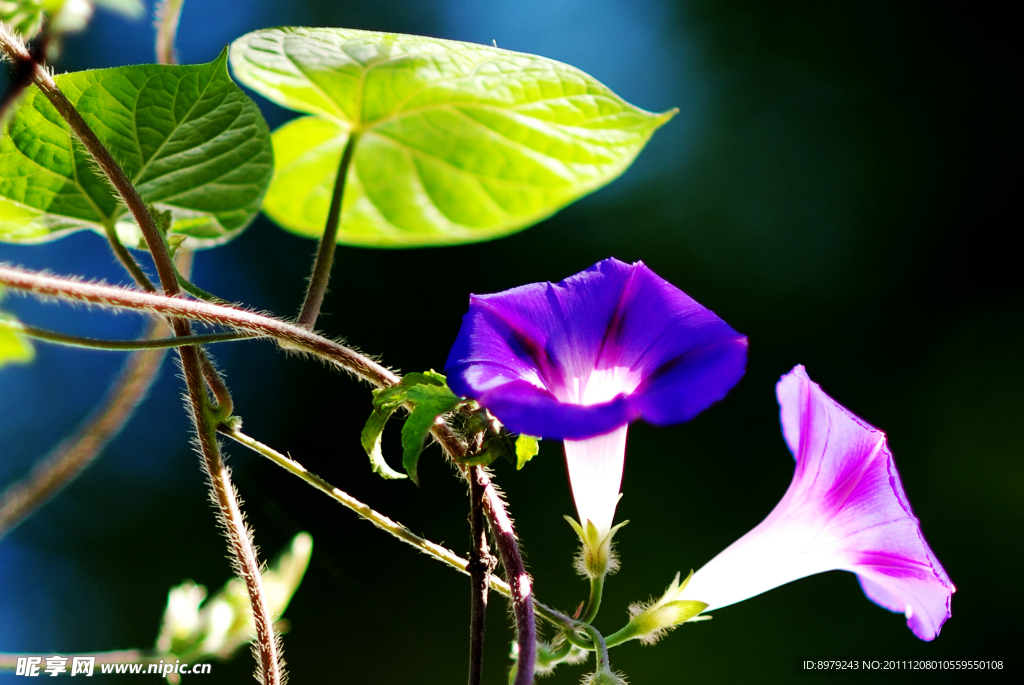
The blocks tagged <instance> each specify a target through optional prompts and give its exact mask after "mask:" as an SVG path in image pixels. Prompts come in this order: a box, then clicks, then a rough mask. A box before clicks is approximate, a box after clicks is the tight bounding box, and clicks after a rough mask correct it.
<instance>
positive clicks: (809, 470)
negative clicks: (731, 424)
mask: <svg viewBox="0 0 1024 685" xmlns="http://www.w3.org/2000/svg"><path fill="white" fill-rule="evenodd" d="M776 394H777V396H778V399H779V406H780V407H781V410H782V411H781V418H782V432H783V434H784V436H785V438H786V443H787V444H788V445H789V449H790V451H791V452H792V453H793V456H794V458H795V459H796V471H795V473H794V474H793V481H792V483H790V486H789V489H788V490H787V491H786V494H785V495H784V496H783V497H782V501H780V502H779V503H778V505H776V507H775V509H773V510H772V512H771V513H770V514H769V515H768V518H766V519H765V520H764V521H762V522H761V523H760V524H758V525H757V527H755V528H754V529H753V530H751V531H750V532H749V533H747V534H746V535H744V536H743V537H741V538H740V539H739V540H737V541H736V542H734V543H733V544H732V545H730V546H729V547H728V548H726V549H725V551H723V552H722V553H721V554H719V555H718V556H716V557H715V558H714V559H712V560H711V561H710V562H708V563H707V564H706V565H705V566H704V567H703V568H701V569H700V570H699V571H697V573H695V574H694V575H693V578H692V579H691V581H690V583H689V585H688V586H687V587H686V589H685V591H684V592H683V593H682V598H684V599H690V600H699V601H702V602H707V603H708V608H707V609H706V611H712V610H714V609H717V608H720V607H724V606H728V605H730V604H735V603H736V602H740V601H743V600H744V599H749V598H750V597H753V596H755V595H759V594H761V593H762V592H766V591H768V590H771V589H772V588H775V587H778V586H780V585H784V584H786V583H789V582H790V581H793V580H797V579H798V578H803V577H806V576H809V575H813V574H815V573H822V572H824V571H831V570H843V571H850V572H851V573H855V574H857V578H858V580H859V581H860V585H861V588H863V590H864V593H865V594H866V595H867V596H868V598H869V599H870V600H871V601H873V602H875V603H876V604H878V605H879V606H881V607H884V608H886V609H889V610H890V611H896V612H900V613H903V614H905V615H906V617H907V625H908V626H909V627H910V629H911V630H912V631H914V634H915V635H916V636H917V637H919V638H921V639H922V640H933V639H935V636H936V635H938V634H939V630H940V629H941V628H942V624H943V623H945V622H946V619H948V618H949V617H950V601H951V598H952V595H953V592H954V591H955V588H954V587H953V583H952V582H950V580H949V576H948V575H946V572H945V571H944V570H943V568H942V565H941V564H940V563H939V560H938V559H936V558H935V555H934V554H933V553H932V550H931V548H930V547H929V546H928V543H927V542H925V539H924V536H923V535H922V534H921V526H920V523H919V522H918V520H917V518H916V517H915V516H914V512H913V511H912V510H911V509H910V502H908V501H907V496H906V494H904V492H903V485H902V483H901V482H900V476H899V474H898V473H897V472H896V465H895V463H894V462H893V458H892V453H890V452H889V448H888V446H887V445H886V441H885V434H884V433H882V431H880V430H877V429H876V428H872V427H871V426H869V425H868V424H866V423H864V422H863V421H861V420H860V419H859V418H857V417H856V416H854V415H853V414H851V413H850V412H849V411H848V410H846V409H845V408H844V407H842V406H840V405H839V404H838V403H836V402H835V400H833V399H832V398H831V397H829V396H828V395H826V394H825V393H824V392H822V390H821V388H820V387H819V386H818V385H817V384H816V383H813V382H811V379H810V378H808V376H807V372H806V371H805V370H804V367H803V366H797V367H796V368H794V369H793V370H792V371H790V372H789V373H788V374H786V375H785V376H783V377H782V380H780V381H779V383H778V386H777V387H776Z"/></svg>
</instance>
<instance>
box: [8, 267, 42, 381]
mask: <svg viewBox="0 0 1024 685" xmlns="http://www.w3.org/2000/svg"><path fill="white" fill-rule="evenodd" d="M2 299H4V289H3V288H2V287H0V300H2ZM14 320H15V319H14V317H12V316H11V315H9V314H7V313H6V312H4V311H3V310H0V368H3V367H4V366H5V365H7V364H27V363H29V362H30V361H32V360H33V359H35V356H36V352H35V349H34V348H33V347H32V343H30V342H29V341H28V340H27V339H26V338H25V337H24V336H21V335H18V334H17V333H15V332H14V331H13V330H11V329H10V328H7V327H6V326H4V325H3V322H4V321H14Z"/></svg>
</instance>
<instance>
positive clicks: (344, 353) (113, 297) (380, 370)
mask: <svg viewBox="0 0 1024 685" xmlns="http://www.w3.org/2000/svg"><path fill="white" fill-rule="evenodd" d="M0 284H3V285H5V286H8V287H10V288H14V289H16V290H25V291H29V292H32V293H34V294H36V295H42V296H48V297H60V298H63V299H67V300H73V301H80V302H88V303H91V304H96V305H102V306H108V307H113V308H120V309H134V310H137V311H146V312H150V313H154V314H160V315H165V316H175V317H182V318H189V319H195V320H198V321H203V322H206V323H211V324H222V325H226V326H231V327H233V328H236V329H238V330H243V331H247V332H250V333H253V334H254V335H256V336H262V337H269V338H273V339H275V340H276V341H277V342H278V343H280V344H281V345H282V346H283V347H285V348H289V349H293V350H297V351H301V352H307V353H309V354H313V355H316V356H319V357H321V358H323V359H327V360H329V361H331V362H333V363H334V364H336V365H337V366H339V367H340V368H343V369H345V370H347V371H349V372H350V373H352V374H354V375H356V376H358V377H360V378H362V379H364V380H366V381H369V382H370V383H373V384H374V385H376V386H378V387H389V386H391V385H394V384H396V383H398V382H399V380H400V378H399V377H398V376H397V375H396V374H394V373H393V372H391V371H390V370H388V369H386V368H384V367H383V366H381V365H380V364H377V363H376V362H375V361H373V360H372V359H370V358H368V357H366V356H364V355H361V354H359V353H358V352H356V351H354V350H352V349H350V348H347V347H345V346H344V345H341V344H339V343H336V342H334V341H331V340H328V339H326V338H323V337H321V336H319V335H317V334H315V333H313V332H311V331H309V330H307V329H305V328H303V327H301V326H297V325H295V324H291V323H288V322H285V321H280V320H278V319H274V318H272V317H269V316H264V315H261V314H256V313H255V312H251V311H247V310H244V309H237V308H234V307H225V306H223V305H217V304H212V303H209V302H201V301H194V300H183V299H180V298H172V297H163V296H160V295H155V294H151V293H142V292H138V291H135V290H128V289H125V288H117V287H114V286H107V285H96V284H93V283H81V282H77V281H72V280H68V279H63V278H56V277H53V276H46V275H43V274H38V273H34V272H30V271H25V270H22V269H15V268H11V267H7V266H0ZM186 349H190V348H186ZM431 432H432V433H433V435H434V437H435V438H436V439H437V441H438V442H439V443H440V444H441V446H442V448H443V449H444V450H445V452H446V453H447V454H448V455H449V457H451V458H452V460H453V461H454V462H455V463H456V464H459V460H460V458H462V457H464V456H465V454H466V446H465V444H463V442H462V441H461V440H460V439H459V437H458V436H457V435H456V434H455V433H454V432H453V431H452V429H451V428H450V427H449V426H448V425H447V424H439V425H435V426H434V427H433V428H432V429H431ZM461 468H462V470H463V472H465V468H464V467H461ZM483 478H484V479H485V483H486V484H485V499H484V501H485V505H486V506H485V513H486V514H487V516H488V522H489V524H490V528H491V532H492V534H493V535H494V537H495V540H496V543H497V545H498V551H499V553H500V556H501V560H502V565H503V566H504V568H505V571H506V575H507V578H508V582H509V585H514V587H513V593H512V594H513V599H512V606H513V611H514V612H515V614H516V625H517V630H518V634H519V638H518V639H519V642H520V658H521V659H525V661H523V662H522V663H521V664H520V668H519V671H518V673H517V676H516V685H521V684H527V683H530V682H531V681H530V680H529V679H527V676H526V675H524V674H527V675H528V676H530V677H532V674H533V666H534V664H533V658H534V656H535V653H536V631H535V628H534V625H533V603H532V602H531V601H528V600H530V595H531V590H530V578H529V575H528V574H527V573H526V570H525V567H524V566H523V562H522V557H521V555H520V553H519V545H518V543H517V541H516V539H515V533H514V529H513V527H512V521H511V519H510V518H509V516H508V514H507V512H506V511H505V505H504V503H503V502H502V501H501V498H500V497H499V496H498V494H497V492H496V491H495V489H494V486H493V484H492V483H491V482H490V478H489V477H487V476H486V474H484V476H483ZM524 664H525V668H524V667H523V665H524Z"/></svg>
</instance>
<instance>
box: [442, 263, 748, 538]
mask: <svg viewBox="0 0 1024 685" xmlns="http://www.w3.org/2000/svg"><path fill="white" fill-rule="evenodd" d="M746 352H747V340H746V338H745V337H743V336H742V335H740V334H738V333H737V332H736V331H734V330H733V329H732V328H730V327H729V326H728V325H727V324H726V323H725V322H724V321H722V320H721V319H719V318H718V317H717V316H715V314H714V313H712V312H711V311H709V310H707V309H705V308H704V307H702V306H701V305H699V304H697V303H696V302H695V301H694V300H693V299H691V298H690V297H689V296H688V295H686V294H685V293H684V292H682V291H681V290H679V289H678V288H676V287H675V286H673V285H672V284H670V283H668V282H667V281H665V280H664V279H662V278H661V277H659V276H658V275H657V274H655V273H654V272H653V271H651V270H650V269H649V268H647V267H646V266H645V265H644V264H643V262H636V263H635V264H626V263H624V262H621V261H619V260H617V259H614V258H612V259H606V260H604V261H602V262H598V263H597V264H595V265H594V266H592V267H590V268H589V269H587V270H586V271H583V272H581V273H578V274H576V275H575V276H570V277H569V278H567V279H565V280H564V281H561V282H559V283H531V284H529V285H524V286H521V287H518V288H513V289H511V290H506V291H504V292H500V293H495V294H491V295H472V296H471V297H470V305H469V312H468V313H467V314H466V315H465V317H463V320H462V328H461V329H460V331H459V335H458V339H457V340H456V341H455V345H454V346H453V347H452V351H451V354H450V355H449V357H448V362H447V363H446V365H445V373H446V374H447V376H448V383H449V385H450V386H451V388H452V390H453V391H455V392H456V393H458V394H460V395H464V396H466V397H470V398H473V399H475V400H477V401H478V402H480V404H481V405H483V406H485V407H487V408H488V409H489V410H490V411H491V413H493V414H494V415H495V416H496V417H497V418H498V419H499V420H500V421H501V422H502V423H504V424H505V426H506V427H508V428H509V430H511V431H513V432H516V433H523V434H526V435H533V436H538V437H543V438H554V439H563V440H564V441H565V455H566V463H567V464H568V469H569V480H570V482H571V485H572V491H573V496H574V498H575V501H576V508H577V512H578V513H579V517H580V522H581V525H582V528H583V529H584V530H586V529H587V527H588V521H589V522H590V523H591V524H592V525H593V527H594V529H595V534H596V536H597V541H598V542H600V540H605V539H607V538H609V537H610V534H611V532H612V520H613V518H614V515H615V507H616V504H617V502H618V499H619V488H620V485H621V482H622V469H623V462H624V458H625V451H626V430H627V426H628V424H629V422H630V421H633V420H635V419H639V418H643V419H645V420H647V421H648V422H650V423H653V424H656V425H667V424H672V423H678V422H681V421H687V420H689V419H691V418H693V417H694V416H695V415H697V414H698V413H699V412H701V411H703V410H704V409H705V408H707V407H708V406H709V405H711V404H712V403H713V402H716V401H718V400H720V399H722V397H724V396H725V394H726V393H727V392H728V391H729V390H730V389H731V388H732V387H733V386H734V385H735V384H736V383H737V382H738V381H739V379H740V377H741V376H742V375H743V370H744V366H745V364H746ZM585 542H586V540H585Z"/></svg>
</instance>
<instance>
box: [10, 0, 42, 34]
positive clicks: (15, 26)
mask: <svg viewBox="0 0 1024 685" xmlns="http://www.w3.org/2000/svg"><path fill="white" fill-rule="evenodd" d="M0 22H3V23H4V24H6V25H7V27H8V28H9V29H10V30H11V31H13V32H15V33H17V34H18V35H19V36H21V37H22V38H23V39H24V40H29V39H31V38H33V37H34V36H35V35H36V34H37V33H39V29H40V28H41V27H42V25H43V3H42V0H0Z"/></svg>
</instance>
